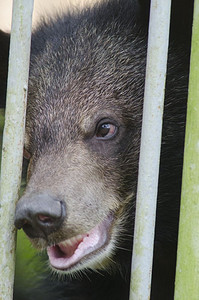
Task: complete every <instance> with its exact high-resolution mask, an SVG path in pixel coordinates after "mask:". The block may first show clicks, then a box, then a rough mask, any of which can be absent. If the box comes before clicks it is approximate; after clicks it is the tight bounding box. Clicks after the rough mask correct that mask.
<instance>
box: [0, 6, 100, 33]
mask: <svg viewBox="0 0 199 300" xmlns="http://www.w3.org/2000/svg"><path fill="white" fill-rule="evenodd" d="M99 1H100V0H35V1H34V12H33V26H34V27H35V25H36V24H37V22H38V20H39V18H40V17H41V16H42V15H53V14H54V13H55V12H57V11H65V10H67V9H69V8H70V9H82V8H84V7H88V6H92V5H94V4H95V3H96V2H99ZM11 15H12V0H0V28H1V29H2V30H4V31H10V28H11Z"/></svg>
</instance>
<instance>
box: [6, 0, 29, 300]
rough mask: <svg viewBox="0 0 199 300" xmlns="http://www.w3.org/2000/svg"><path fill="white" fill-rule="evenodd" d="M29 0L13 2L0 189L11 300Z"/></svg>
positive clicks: (24, 101)
mask: <svg viewBox="0 0 199 300" xmlns="http://www.w3.org/2000/svg"><path fill="white" fill-rule="evenodd" d="M33 2H34V1H33V0H14V1H13V17H12V29H11V41H10V57H9V71H8V87H7V104H6V114H5V127H4V135H3V148H2V149H3V150H2V161H1V186H0V299H1V300H10V299H12V297H13V282H14V270H15V237H16V231H15V228H14V214H15V204H16V201H17V199H18V193H19V188H20V182H21V168H22V156H23V137H24V127H25V126H24V124H25V109H26V99H27V85H28V73H29V59H30V40H31V27H32V11H33Z"/></svg>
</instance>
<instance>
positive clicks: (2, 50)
mask: <svg viewBox="0 0 199 300" xmlns="http://www.w3.org/2000/svg"><path fill="white" fill-rule="evenodd" d="M9 44H10V35H9V34H8V33H5V32H3V31H1V30H0V108H5V102H6V87H7V75H8V55H9Z"/></svg>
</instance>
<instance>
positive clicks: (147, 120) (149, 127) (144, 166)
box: [130, 0, 171, 300]
mask: <svg viewBox="0 0 199 300" xmlns="http://www.w3.org/2000/svg"><path fill="white" fill-rule="evenodd" d="M170 9H171V0H167V1H165V0H158V1H157V0H152V1H151V9H150V22H149V38H148V53H147V65H146V81H145V95H144V108H143V123H142V136H141V148H140V161H139V176H138V189H137V200H136V216H135V229H134V244H133V257H132V270H131V286H130V300H148V299H150V287H151V273H152V261H153V243H154V227H155V215H156V202H157V201H156V200H157V187H158V175H159V160H160V146H161V134H162V115H163V104H164V89H165V78H166V66H167V54H168V40H169V24H170Z"/></svg>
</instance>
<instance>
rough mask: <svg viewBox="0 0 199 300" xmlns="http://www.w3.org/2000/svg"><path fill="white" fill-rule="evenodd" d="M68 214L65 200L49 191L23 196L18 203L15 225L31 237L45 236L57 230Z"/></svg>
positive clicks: (45, 237)
mask: <svg viewBox="0 0 199 300" xmlns="http://www.w3.org/2000/svg"><path fill="white" fill-rule="evenodd" d="M65 216H66V209H65V205H64V202H63V201H61V200H59V199H56V198H54V197H53V196H51V195H49V194H48V193H39V194H35V193H34V194H31V195H30V196H26V195H25V196H23V197H22V198H21V199H20V200H19V201H18V203H17V206H16V213H15V226H16V228H17V229H21V228H23V230H24V231H25V233H26V234H27V235H28V236H29V237H30V238H44V239H47V237H48V235H49V234H51V233H52V232H55V231H57V230H58V229H59V228H60V227H61V225H62V223H63V221H64V218H65Z"/></svg>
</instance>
